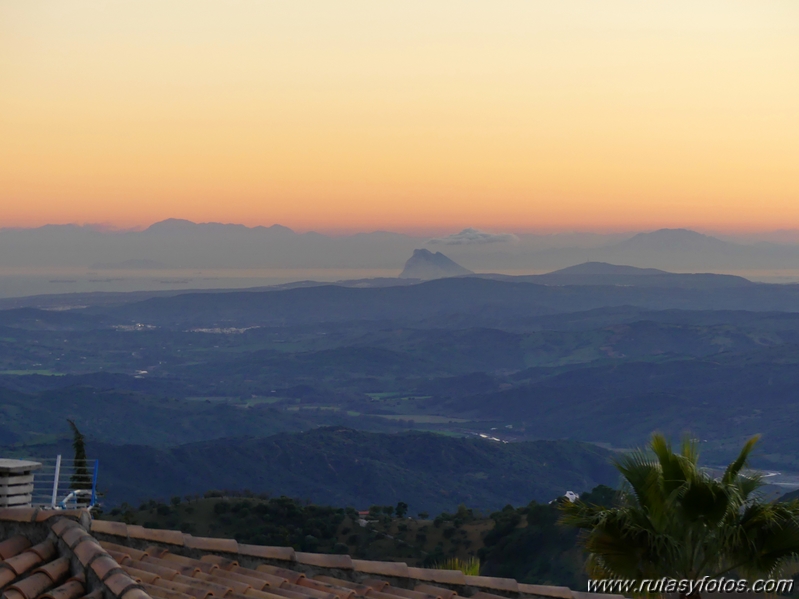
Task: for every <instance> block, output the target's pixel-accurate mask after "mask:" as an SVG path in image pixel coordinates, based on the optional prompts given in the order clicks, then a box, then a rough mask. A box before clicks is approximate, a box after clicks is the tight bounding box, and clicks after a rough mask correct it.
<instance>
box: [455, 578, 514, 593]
mask: <svg viewBox="0 0 799 599" xmlns="http://www.w3.org/2000/svg"><path fill="white" fill-rule="evenodd" d="M466 584H468V585H469V586H475V587H483V588H486V589H496V590H498V591H509V592H512V593H518V592H519V583H518V582H516V580H515V579H513V578H493V577H491V576H467V577H466Z"/></svg>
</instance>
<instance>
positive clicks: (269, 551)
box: [239, 543, 296, 562]
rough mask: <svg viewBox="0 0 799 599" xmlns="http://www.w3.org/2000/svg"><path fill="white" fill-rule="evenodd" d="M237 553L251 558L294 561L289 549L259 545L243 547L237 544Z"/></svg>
mask: <svg viewBox="0 0 799 599" xmlns="http://www.w3.org/2000/svg"><path fill="white" fill-rule="evenodd" d="M239 553H240V554H241V555H248V556H251V557H261V558H264V559H281V560H286V561H292V562H293V561H294V560H295V559H296V557H295V555H296V554H295V552H294V549H293V548H291V547H264V546H261V545H245V544H244V543H239Z"/></svg>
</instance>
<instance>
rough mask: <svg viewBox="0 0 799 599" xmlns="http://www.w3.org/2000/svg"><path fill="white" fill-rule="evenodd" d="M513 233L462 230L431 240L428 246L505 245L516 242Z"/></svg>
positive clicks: (516, 239) (516, 238)
mask: <svg viewBox="0 0 799 599" xmlns="http://www.w3.org/2000/svg"><path fill="white" fill-rule="evenodd" d="M518 240H519V238H518V237H516V235H514V234H513V233H486V232H485V231H478V230H477V229H464V230H463V231H461V232H460V233H455V234H453V235H447V236H446V237H439V238H436V239H431V240H429V241H428V242H427V243H428V244H430V245H467V244H475V243H507V242H513V241H518Z"/></svg>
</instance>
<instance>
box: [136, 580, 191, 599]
mask: <svg viewBox="0 0 799 599" xmlns="http://www.w3.org/2000/svg"><path fill="white" fill-rule="evenodd" d="M141 587H142V589H144V591H145V592H146V593H147V594H148V595H150V596H151V597H156V598H157V599H192V597H191V596H190V595H187V594H186V593H181V592H179V591H173V590H170V589H166V588H164V587H160V586H155V585H153V584H147V583H144V582H143V583H142V584H141Z"/></svg>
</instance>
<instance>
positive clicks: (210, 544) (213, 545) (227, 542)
mask: <svg viewBox="0 0 799 599" xmlns="http://www.w3.org/2000/svg"><path fill="white" fill-rule="evenodd" d="M183 544H184V545H185V546H186V547H191V548H192V549H201V550H203V551H220V552H222V553H238V552H239V544H238V543H237V542H236V540H235V539H212V538H210V537H193V536H191V535H183Z"/></svg>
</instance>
